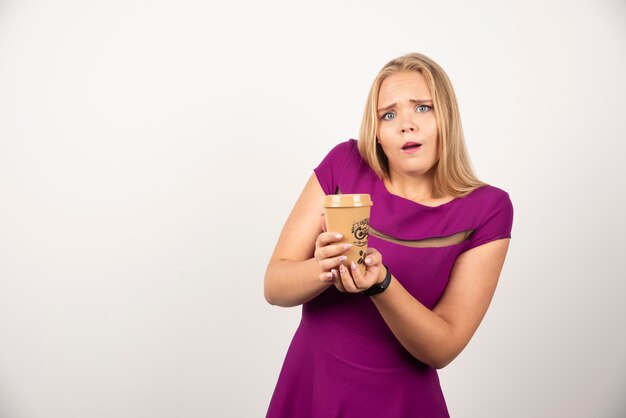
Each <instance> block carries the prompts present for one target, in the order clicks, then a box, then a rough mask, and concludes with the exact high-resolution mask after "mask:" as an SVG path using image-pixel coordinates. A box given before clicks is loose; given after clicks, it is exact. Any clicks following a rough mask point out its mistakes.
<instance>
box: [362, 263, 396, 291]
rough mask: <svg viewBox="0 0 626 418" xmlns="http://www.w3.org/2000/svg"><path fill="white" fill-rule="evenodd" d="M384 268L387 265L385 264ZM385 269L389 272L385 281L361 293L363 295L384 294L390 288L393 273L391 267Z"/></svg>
mask: <svg viewBox="0 0 626 418" xmlns="http://www.w3.org/2000/svg"><path fill="white" fill-rule="evenodd" d="M383 266H385V265H384V264H383ZM385 269H386V270H387V275H386V276H385V280H383V281H382V282H381V283H376V284H375V285H374V286H372V287H370V288H369V289H366V290H364V291H362V292H361V294H362V295H364V296H374V295H377V294H379V293H383V292H384V291H385V289H387V288H388V287H389V283H391V272H390V271H389V267H387V266H385Z"/></svg>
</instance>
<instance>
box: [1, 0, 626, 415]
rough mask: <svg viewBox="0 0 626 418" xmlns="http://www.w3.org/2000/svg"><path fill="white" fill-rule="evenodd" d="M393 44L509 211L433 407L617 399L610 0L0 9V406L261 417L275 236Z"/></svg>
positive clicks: (618, 255)
mask: <svg viewBox="0 0 626 418" xmlns="http://www.w3.org/2000/svg"><path fill="white" fill-rule="evenodd" d="M412 51H417V52H422V53H425V54H427V55H429V56H431V57H432V58H433V59H435V60H436V61H437V62H439V63H440V64H441V65H442V66H443V67H444V68H445V69H446V71H447V72H448V75H449V76H450V78H451V79H452V82H453V84H454V86H455V88H456V92H457V95H458V98H459V102H460V107H461V112H462V117H463V122H464V127H465V133H466V137H467V143H468V147H469V150H470V155H471V157H472V160H473V163H474V165H475V167H476V169H477V172H478V174H479V176H480V177H481V178H482V179H483V180H485V181H487V182H489V183H491V184H493V185H496V186H498V187H501V188H503V189H505V190H507V191H508V192H509V193H510V195H511V198H512V200H513V203H514V206H515V211H516V212H515V222H514V229H513V240H512V242H511V248H510V252H509V257H508V259H507V262H506V265H505V268H504V271H503V273H502V276H501V282H500V285H499V287H498V290H497V292H496V295H495V299H494V301H493V303H492V306H491V308H490V310H489V312H488V314H487V316H486V318H485V320H484V322H483V324H482V325H481V328H480V329H479V330H478V332H477V334H476V335H475V337H474V339H473V340H472V342H471V343H470V345H469V346H468V347H467V349H466V350H465V351H464V352H463V353H462V354H461V355H460V356H459V357H458V358H457V359H456V360H455V361H454V362H453V363H452V364H451V365H449V366H448V367H446V368H445V369H443V370H442V371H441V380H442V386H443V389H444V393H445V394H446V398H447V402H448V405H449V409H450V412H451V414H452V416H454V417H494V418H499V417H509V418H511V417H525V418H526V417H557V416H558V417H612V418H613V417H614V418H617V417H623V416H625V415H626V401H625V400H624V399H625V398H624V393H625V391H626V356H625V355H624V353H626V336H625V332H624V318H625V317H626V304H625V303H624V298H625V297H626V285H625V283H624V282H625V280H626V275H625V274H624V268H623V265H624V259H625V256H624V250H625V248H626V246H625V244H624V242H625V239H626V223H625V221H624V215H625V213H626V202H625V200H624V181H625V180H626V172H625V168H624V159H625V157H626V155H625V150H626V147H625V145H624V142H625V140H626V135H625V134H624V119H625V117H624V110H625V107H624V97H626V83H625V81H624V74H626V4H625V3H624V1H622V0H612V1H611V0H588V1H583V0H573V1H565V0H563V1H559V0H549V1H545V0H526V1H517V2H498V1H496V0H481V1H468V2H464V1H438V2H435V1H420V0H418V1H400V0H397V1H393V2H383V1H362V0H361V1H356V0H355V1H343V2H341V1H337V2H334V1H315V2H309V3H308V4H303V5H300V4H298V2H293V1H292V2H289V1H284V2H279V1H274V0H270V1H264V2H254V1H247V2H216V3H214V4H213V3H211V2H206V1H200V0H195V1H192V0H188V1H176V2H174V1H140V0H112V1H107V2H95V1H79V0H57V1H34V0H33V1H16V0H13V1H11V0H9V1H6V0H5V1H2V2H0V416H1V417H3V418H56V417H59V418H61V417H62V418H73V417H76V418H79V417H80V418H84V417H89V418H100V417H107V418H108V417H111V418H140V417H146V418H147V417H150V418H160V417H168V418H169V417H172V418H173V417H177V418H178V417H184V418H187V417H189V418H191V417H261V416H264V414H265V410H266V408H267V404H268V402H269V399H270V396H271V393H272V391H273V389H274V384H275V382H276V379H277V376H278V373H279V371H280V367H281V364H282V360H283V357H284V355H285V352H286V350H287V346H288V344H289V341H290V339H291V336H292V333H293V331H294V330H295V328H296V326H297V323H298V321H299V317H300V309H299V308H292V309H283V308H278V307H273V306H270V305H268V304H267V303H266V302H265V300H264V299H263V292H262V282H263V275H264V272H265V266H266V263H267V261H268V258H269V256H270V254H271V251H272V249H273V246H274V244H275V241H276V238H277V237H278V234H279V232H280V228H281V227H282V224H283V222H284V221H285V219H286V217H287V215H288V213H289V211H290V209H291V207H292V205H293V203H294V202H295V199H296V198H297V196H298V194H299V193H300V191H301V189H302V187H303V185H304V183H305V181H306V179H307V178H308V177H309V175H310V174H311V172H312V169H313V168H314V167H315V166H316V165H317V164H318V163H319V161H320V160H321V158H323V156H324V155H325V154H326V153H327V152H328V151H329V150H330V149H331V148H332V147H333V146H334V145H335V144H336V143H338V142H340V141H344V140H346V139H347V138H350V137H356V135H357V133H358V127H359V123H360V117H361V113H362V110H363V106H364V102H365V98H366V95H367V91H368V89H369V86H370V83H371V82H372V80H373V78H374V76H375V74H376V73H377V71H378V70H379V69H380V67H382V65H383V64H384V63H385V62H387V61H388V60H390V59H392V58H394V57H396V56H398V55H402V54H404V53H407V52H412Z"/></svg>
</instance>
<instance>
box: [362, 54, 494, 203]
mask: <svg viewBox="0 0 626 418" xmlns="http://www.w3.org/2000/svg"><path fill="white" fill-rule="evenodd" d="M401 71H416V72H418V73H420V74H421V75H422V76H423V77H424V79H425V80H426V83H427V84H428V88H429V89H430V94H431V95H432V99H433V108H434V111H435V117H436V119H437V130H438V134H439V136H438V139H439V140H438V141H437V142H438V155H439V160H438V162H437V164H436V167H435V178H434V190H433V193H434V195H435V196H453V197H462V196H465V195H467V194H468V193H470V192H471V191H472V190H474V189H476V188H478V187H480V186H482V185H484V184H485V183H483V182H481V181H480V180H478V178H477V177H476V175H475V174H474V170H473V168H472V164H471V162H470V159H469V155H468V153H467V149H466V148H465V139H464V136H463V127H462V126H461V116H460V114H459V107H458V104H457V101H456V96H455V94H454V90H453V88H452V83H450V79H449V78H448V76H447V75H446V73H445V72H444V71H443V69H442V68H441V67H440V66H439V65H438V64H437V63H436V62H434V61H433V60H432V59H430V58H428V57H427V56H425V55H422V54H418V53H411V54H407V55H404V56H401V57H399V58H396V59H393V60H391V61H389V62H388V63H387V64H386V65H385V66H384V67H383V68H382V69H381V70H380V72H379V73H378V75H377V76H376V78H375V79H374V82H373V83H372V87H371V89H370V92H369V95H368V97H367V102H366V104H365V111H364V113H363V120H362V122H361V130H360V133H359V142H358V144H359V153H360V154H361V157H363V159H364V160H365V161H366V162H367V163H368V164H369V166H370V167H371V168H372V170H374V172H375V173H376V174H377V175H378V177H380V178H381V179H384V178H388V177H389V161H388V160H387V157H386V156H385V153H384V152H383V149H382V147H381V146H380V144H378V141H377V138H376V131H377V128H378V123H379V121H378V109H377V108H378V93H379V91H380V86H381V84H382V83H383V81H384V80H385V79H386V78H388V77H389V76H390V75H392V74H395V73H397V72H401Z"/></svg>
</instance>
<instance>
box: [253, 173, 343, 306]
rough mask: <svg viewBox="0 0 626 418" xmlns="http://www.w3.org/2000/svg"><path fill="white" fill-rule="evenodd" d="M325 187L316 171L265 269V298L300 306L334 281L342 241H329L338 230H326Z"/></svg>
mask: <svg viewBox="0 0 626 418" xmlns="http://www.w3.org/2000/svg"><path fill="white" fill-rule="evenodd" d="M323 200H324V191H323V190H322V187H321V186H320V184H319V182H318V180H317V177H316V176H315V174H312V175H311V177H310V178H309V181H308V182H307V184H306V186H305V187H304V190H303V191H302V194H301V195H300V197H299V198H298V201H297V202H296V204H295V206H294V208H293V210H292V211H291V214H290V215H289V217H288V218H287V221H286V222H285V225H284V227H283V230H282V232H281V234H280V237H279V238H278V242H277V244H276V247H275V249H274V253H273V254H272V257H271V258H270V261H269V264H268V266H267V270H266V272H265V281H264V293H265V299H266V300H267V301H268V302H269V303H270V304H272V305H279V306H296V305H300V304H302V303H304V302H307V301H309V300H311V299H313V298H314V297H315V296H317V295H319V294H320V293H322V292H323V291H325V290H326V289H327V288H328V287H329V286H330V285H332V277H331V276H330V273H329V272H330V270H331V269H332V268H333V267H336V266H338V265H339V263H340V261H339V257H340V254H342V253H343V252H345V251H346V249H344V248H342V246H341V245H328V244H330V243H332V242H334V241H336V240H337V238H336V237H335V234H332V233H327V232H323V231H322V227H321V225H320V211H321V208H322V202H323Z"/></svg>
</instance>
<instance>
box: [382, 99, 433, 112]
mask: <svg viewBox="0 0 626 418" xmlns="http://www.w3.org/2000/svg"><path fill="white" fill-rule="evenodd" d="M409 102H411V103H413V104H426V103H432V102H433V101H432V99H417V100H409ZM395 105H397V103H392V104H390V105H389V106H385V107H381V108H380V109H378V113H382V112H386V111H388V110H389V109H392V108H393V107H395Z"/></svg>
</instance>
